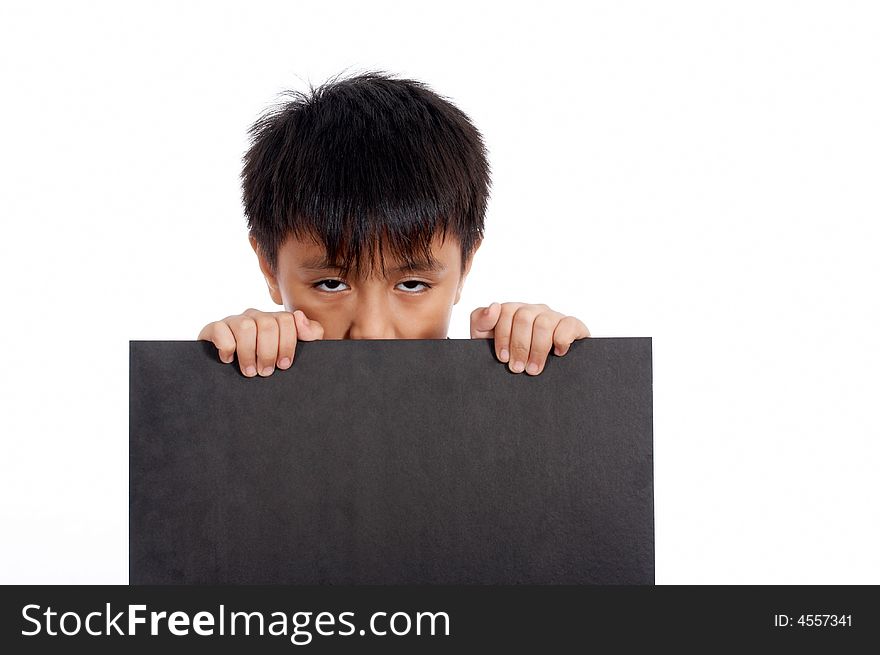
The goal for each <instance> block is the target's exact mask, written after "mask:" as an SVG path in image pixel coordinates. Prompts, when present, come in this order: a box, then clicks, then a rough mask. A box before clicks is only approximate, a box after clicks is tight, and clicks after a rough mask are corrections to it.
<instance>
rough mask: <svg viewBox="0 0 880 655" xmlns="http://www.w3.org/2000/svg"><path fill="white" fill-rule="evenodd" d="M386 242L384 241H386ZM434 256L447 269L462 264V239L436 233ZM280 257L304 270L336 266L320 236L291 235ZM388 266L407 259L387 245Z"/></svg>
mask: <svg viewBox="0 0 880 655" xmlns="http://www.w3.org/2000/svg"><path fill="white" fill-rule="evenodd" d="M383 245H384V244H383ZM431 256H432V257H433V258H434V260H436V262H437V263H438V264H439V265H440V266H441V267H442V268H444V269H450V268H453V267H454V266H456V265H458V264H459V263H460V259H461V251H460V246H459V244H458V239H457V238H456V237H455V236H453V235H449V234H447V235H446V236H445V238H444V236H443V235H442V234H435V235H434V237H433V238H432V240H431ZM278 258H279V261H280V260H282V259H283V260H285V263H286V264H287V265H290V266H294V267H296V268H300V269H314V270H318V269H325V268H333V266H331V265H330V264H331V262H329V261H328V258H327V250H326V249H325V247H324V244H323V243H321V242H320V241H319V240H318V239H317V238H302V237H298V236H296V235H293V234H290V235H288V237H287V238H286V239H285V241H284V243H283V244H282V246H281V248H280V249H279V252H278ZM384 259H385V267H386V269H387V270H393V269H396V268H402V267H404V266H405V264H406V262H405V261H402V260H400V259H399V258H398V257H396V256H395V255H394V254H392V253H390V252H389V249H388V248H384ZM373 261H376V262H378V261H379V247H378V246H377V247H376V248H375V250H374V252H373Z"/></svg>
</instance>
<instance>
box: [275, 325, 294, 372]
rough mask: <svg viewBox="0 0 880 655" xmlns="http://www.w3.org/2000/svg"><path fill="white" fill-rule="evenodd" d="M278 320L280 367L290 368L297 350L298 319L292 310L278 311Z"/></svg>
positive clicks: (278, 362) (278, 363)
mask: <svg viewBox="0 0 880 655" xmlns="http://www.w3.org/2000/svg"><path fill="white" fill-rule="evenodd" d="M275 320H276V321H278V361H277V365H278V368H280V369H286V368H290V365H291V364H292V363H293V354H294V351H295V350H296V320H295V319H294V317H293V314H291V313H290V312H276V313H275Z"/></svg>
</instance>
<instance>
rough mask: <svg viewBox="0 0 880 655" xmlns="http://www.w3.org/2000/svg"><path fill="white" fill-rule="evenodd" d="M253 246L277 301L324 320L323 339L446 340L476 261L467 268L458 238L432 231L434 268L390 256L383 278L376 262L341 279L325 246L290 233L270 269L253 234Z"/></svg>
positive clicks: (318, 320) (316, 319)
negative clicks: (329, 261)
mask: <svg viewBox="0 0 880 655" xmlns="http://www.w3.org/2000/svg"><path fill="white" fill-rule="evenodd" d="M251 246H252V247H253V248H254V251H255V252H256V253H257V257H258V258H259V261H260V269H261V270H262V271H263V275H264V277H265V278H266V283H267V284H268V286H269V293H270V295H271V296H272V300H273V301H275V303H276V304H278V305H284V308H285V310H287V311H289V312H293V311H294V310H297V309H299V310H302V311H303V312H304V313H305V315H306V317H308V318H309V319H310V320H313V321H317V322H318V323H320V324H321V325H322V326H323V328H324V338H325V339H445V338H446V334H447V331H448V329H449V319H450V317H451V315H452V307H453V305H455V304H456V303H458V300H459V298H460V297H461V290H462V286H463V285H464V280H465V277H466V276H467V274H468V272H469V271H470V266H471V262H472V261H473V256H471V258H470V259H469V260H468V262H467V265H466V266H465V269H464V272H463V273H462V266H461V247H460V245H459V243H458V240H457V239H456V238H454V237H451V236H447V238H446V239H445V240H443V239H442V238H441V237H439V236H435V237H434V240H433V241H432V244H431V252H432V255H433V257H434V259H435V260H436V262H437V264H438V266H437V268H436V269H435V270H431V269H428V268H417V269H409V270H406V269H402V268H400V267H401V264H402V262H399V261H397V260H395V259H393V258H391V257H388V256H386V258H385V276H384V277H383V275H382V271H381V267H379V266H376V267H375V269H376V270H375V271H373V272H372V273H370V274H369V277H365V276H364V275H363V274H362V273H359V272H353V273H352V276H351V277H349V278H347V279H343V278H341V277H340V271H339V269H336V268H332V267H329V266H327V262H326V261H325V258H326V252H325V250H324V247H323V245H321V244H320V243H317V242H315V241H312V240H305V241H303V240H299V239H296V238H294V237H293V236H289V237H288V238H287V240H286V241H285V242H284V245H283V246H282V247H281V248H280V249H279V250H278V265H277V275H273V274H272V272H271V270H270V269H269V266H268V264H267V262H266V261H265V259H264V258H263V256H262V255H261V254H260V251H259V249H258V248H257V244H256V241H255V240H254V238H253V237H251ZM477 247H479V244H477ZM474 252H476V249H475V251H474Z"/></svg>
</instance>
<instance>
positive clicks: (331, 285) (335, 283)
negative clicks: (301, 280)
mask: <svg viewBox="0 0 880 655" xmlns="http://www.w3.org/2000/svg"><path fill="white" fill-rule="evenodd" d="M323 284H326V285H327V287H326V288H323V289H322V288H321V285H323ZM312 286H313V287H314V288H315V289H318V290H319V291H328V292H330V293H334V292H339V291H345V289H340V288H339V287H345V286H348V285H346V284H345V282H343V281H342V280H321V281H320V282H318V283H316V284H313V285H312Z"/></svg>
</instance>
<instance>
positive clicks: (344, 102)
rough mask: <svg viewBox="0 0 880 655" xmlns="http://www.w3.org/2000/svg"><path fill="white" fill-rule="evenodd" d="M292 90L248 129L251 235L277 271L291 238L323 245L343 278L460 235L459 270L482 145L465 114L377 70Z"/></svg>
mask: <svg viewBox="0 0 880 655" xmlns="http://www.w3.org/2000/svg"><path fill="white" fill-rule="evenodd" d="M309 89H310V90H309V92H308V93H304V92H299V91H286V92H285V93H284V94H283V96H286V97H287V100H286V101H285V102H283V103H281V104H280V105H278V106H276V107H274V108H271V109H269V110H268V111H267V112H266V113H264V114H263V115H262V116H261V117H260V118H259V119H257V121H256V122H255V123H254V124H253V126H252V127H251V128H250V131H249V135H250V137H251V146H250V148H249V150H248V151H247V153H246V154H245V156H244V167H243V170H242V173H241V178H242V201H243V204H244V211H245V216H246V217H247V221H248V229H249V231H250V234H251V235H252V236H253V237H254V238H255V240H256V242H257V245H258V247H259V249H260V251H261V253H262V254H263V256H264V257H265V258H266V260H267V262H268V263H269V266H270V267H271V269H272V271H273V272H276V273H277V261H278V260H277V256H278V249H279V247H280V246H281V245H282V244H283V242H284V240H285V239H286V238H287V237H288V235H291V234H292V235H294V236H295V237H296V238H299V239H307V238H311V239H314V240H315V241H316V242H317V243H321V244H323V246H324V248H325V251H326V254H327V259H328V260H329V261H330V262H332V263H333V265H334V266H338V267H339V268H341V269H342V271H343V276H347V275H348V274H349V273H350V272H351V270H353V269H354V270H358V271H361V270H365V269H364V267H362V264H363V260H364V259H365V258H369V267H370V269H372V268H373V267H374V266H375V264H376V262H375V261H374V257H375V254H374V253H379V260H380V266H381V269H382V271H383V274H384V269H385V264H384V259H385V254H386V253H389V252H390V254H392V255H393V256H395V257H396V258H397V259H399V260H400V261H401V262H404V263H407V264H412V263H415V262H424V261H428V262H430V261H431V247H430V246H431V240H432V239H433V237H434V236H435V235H441V236H442V237H444V238H445V237H446V236H447V235H448V234H451V235H453V236H455V237H456V238H457V239H458V241H459V243H460V245H461V253H462V257H461V259H462V266H464V264H465V262H466V261H467V260H468V259H469V257H470V255H471V254H472V252H473V249H474V247H475V246H476V244H477V243H478V241H479V240H480V239H482V237H483V219H484V216H485V213H486V204H487V201H488V197H489V191H490V186H491V179H490V169H489V163H488V158H487V154H486V148H485V145H484V143H483V138H482V136H481V134H480V133H479V131H478V130H477V129H476V128H475V127H474V125H473V124H472V123H471V121H470V119H469V118H468V116H467V115H466V114H464V112H462V111H461V110H460V109H458V108H457V107H455V106H454V105H453V104H452V103H451V102H450V101H449V100H448V99H446V98H444V97H441V96H439V95H437V94H436V93H434V91H432V90H431V89H430V88H429V87H428V86H427V85H426V84H424V83H422V82H418V81H415V80H411V79H395V78H394V77H392V76H391V75H389V74H388V73H385V72H381V71H374V72H368V73H362V74H359V75H356V76H354V77H349V78H347V79H340V78H339V76H337V77H336V78H333V79H330V80H328V81H327V82H325V83H324V84H321V85H320V86H319V87H318V88H315V87H313V86H312V85H311V84H310V85H309Z"/></svg>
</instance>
